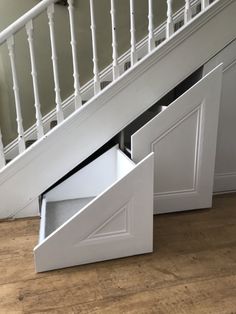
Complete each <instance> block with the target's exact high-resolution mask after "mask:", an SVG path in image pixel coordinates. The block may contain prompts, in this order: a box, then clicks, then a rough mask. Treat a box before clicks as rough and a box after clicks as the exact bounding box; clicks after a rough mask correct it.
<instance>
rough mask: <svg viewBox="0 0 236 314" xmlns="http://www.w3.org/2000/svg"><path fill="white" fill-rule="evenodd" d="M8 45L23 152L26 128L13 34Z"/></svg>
mask: <svg viewBox="0 0 236 314" xmlns="http://www.w3.org/2000/svg"><path fill="white" fill-rule="evenodd" d="M7 47H8V52H9V57H10V62H11V71H12V81H13V91H14V97H15V106H16V122H17V133H18V149H19V153H20V154H21V153H23V152H24V150H25V138H24V128H23V122H22V114H21V105H20V93H19V84H18V77H17V72H16V62H15V43H14V37H13V36H12V37H9V38H8V40H7Z"/></svg>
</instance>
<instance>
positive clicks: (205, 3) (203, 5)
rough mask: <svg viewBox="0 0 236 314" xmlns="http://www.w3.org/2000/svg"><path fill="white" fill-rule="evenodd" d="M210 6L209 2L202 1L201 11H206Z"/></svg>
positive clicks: (207, 0)
mask: <svg viewBox="0 0 236 314" xmlns="http://www.w3.org/2000/svg"><path fill="white" fill-rule="evenodd" d="M208 5H209V0H201V10H202V11H204V10H205V9H206V7H207V6H208Z"/></svg>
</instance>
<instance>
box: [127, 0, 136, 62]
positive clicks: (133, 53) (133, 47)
mask: <svg viewBox="0 0 236 314" xmlns="http://www.w3.org/2000/svg"><path fill="white" fill-rule="evenodd" d="M129 3H130V35H131V40H130V44H131V66H133V65H134V64H135V63H136V62H137V60H138V55H137V50H136V38H135V18H134V14H135V12H134V0H130V2H129Z"/></svg>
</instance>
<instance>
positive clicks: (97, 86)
mask: <svg viewBox="0 0 236 314" xmlns="http://www.w3.org/2000/svg"><path fill="white" fill-rule="evenodd" d="M90 17H91V26H90V28H91V35H92V49H93V74H94V94H95V95H96V94H97V93H99V92H100V90H101V84H100V77H99V69H98V54H97V42H96V24H95V16H94V2H93V0H90Z"/></svg>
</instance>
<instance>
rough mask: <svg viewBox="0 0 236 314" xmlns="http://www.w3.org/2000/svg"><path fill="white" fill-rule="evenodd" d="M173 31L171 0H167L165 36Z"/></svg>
mask: <svg viewBox="0 0 236 314" xmlns="http://www.w3.org/2000/svg"><path fill="white" fill-rule="evenodd" d="M173 33H174V21H173V12H172V0H167V21H166V38H167V39H168V38H169V37H170V36H171V35H172V34H173Z"/></svg>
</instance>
